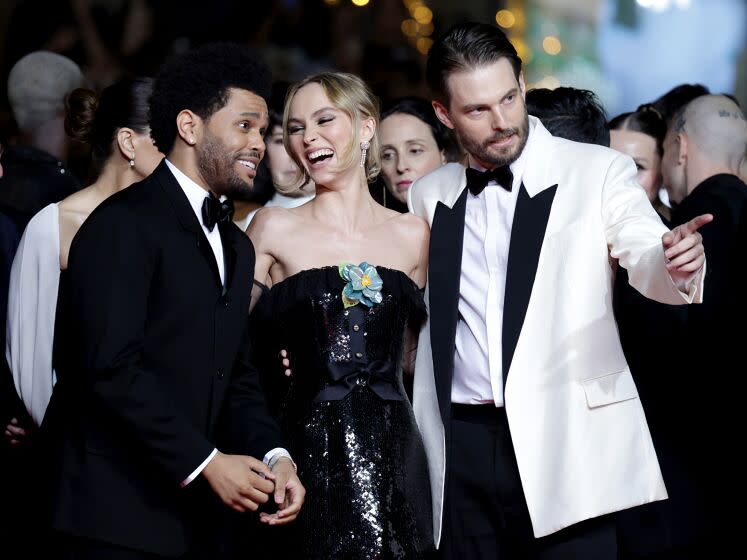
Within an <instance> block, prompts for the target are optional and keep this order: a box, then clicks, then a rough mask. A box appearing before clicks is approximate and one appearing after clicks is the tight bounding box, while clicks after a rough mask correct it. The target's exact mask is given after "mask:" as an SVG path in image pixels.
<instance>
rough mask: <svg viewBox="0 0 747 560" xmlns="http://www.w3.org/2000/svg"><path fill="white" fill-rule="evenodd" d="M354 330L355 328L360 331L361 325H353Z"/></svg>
mask: <svg viewBox="0 0 747 560" xmlns="http://www.w3.org/2000/svg"><path fill="white" fill-rule="evenodd" d="M353 330H354V331H355V332H358V331H359V330H361V327H360V325H353Z"/></svg>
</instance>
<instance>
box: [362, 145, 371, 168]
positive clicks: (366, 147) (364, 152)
mask: <svg viewBox="0 0 747 560" xmlns="http://www.w3.org/2000/svg"><path fill="white" fill-rule="evenodd" d="M370 147H371V142H369V141H368V140H364V141H363V142H361V167H366V155H368V148H370Z"/></svg>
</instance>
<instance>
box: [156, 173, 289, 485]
mask: <svg viewBox="0 0 747 560" xmlns="http://www.w3.org/2000/svg"><path fill="white" fill-rule="evenodd" d="M166 165H167V166H168V168H169V169H170V170H171V172H172V173H173V174H174V177H176V181H177V182H178V183H179V186H180V187H181V188H182V190H183V191H184V194H185V196H186V197H187V200H189V204H190V206H192V210H194V212H195V215H196V216H197V221H198V222H200V225H201V226H202V231H203V233H204V234H205V237H207V240H208V241H209V242H210V247H211V248H212V249H213V254H214V255H215V262H216V263H217V264H218V272H220V281H221V283H222V284H225V282H226V273H225V263H224V259H223V244H222V242H221V238H220V229H218V228H217V227H214V228H213V231H210V230H209V229H208V228H207V227H205V224H203V223H202V203H203V202H204V201H205V199H206V198H207V197H208V191H206V190H205V189H203V188H202V187H201V186H200V185H198V184H197V183H195V182H194V181H193V180H192V179H190V178H189V177H187V176H186V175H185V174H184V173H182V172H181V171H179V169H177V168H176V166H174V164H173V163H171V162H170V161H169V160H168V159H167V160H166ZM217 453H218V450H217V449H213V451H212V452H211V453H210V455H208V456H207V458H206V459H205V460H204V461H203V462H202V463H201V464H200V466H199V467H197V468H196V469H195V470H194V471H193V472H192V474H190V475H189V476H188V477H187V478H185V479H184V480H183V481H182V482H181V486H182V488H183V487H185V486H186V485H187V484H189V483H190V482H192V481H193V480H194V479H195V478H197V475H199V474H200V473H201V472H202V471H203V469H204V468H205V467H206V466H207V465H208V463H209V462H210V461H211V460H212V459H213V457H215V455H216V454H217ZM281 457H288V458H289V459H290V458H291V456H290V453H288V451H287V450H285V449H283V448H282V447H276V448H275V449H272V450H270V451H269V452H268V453H267V454H266V455H265V456H264V459H263V462H264V463H265V464H266V465H267V466H269V467H270V468H272V467H274V466H275V463H276V462H277V461H278V459H280V458H281ZM291 462H292V460H291ZM293 466H294V467H295V464H294V465H293Z"/></svg>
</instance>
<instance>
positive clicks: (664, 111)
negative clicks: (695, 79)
mask: <svg viewBox="0 0 747 560" xmlns="http://www.w3.org/2000/svg"><path fill="white" fill-rule="evenodd" d="M709 93H711V92H710V90H709V89H708V88H707V87H706V86H704V85H703V84H679V85H677V86H674V87H673V88H672V89H670V90H669V91H667V92H666V93H663V94H662V95H660V96H659V97H657V98H656V99H654V100H653V101H652V102H651V105H652V106H653V108H654V109H656V110H657V111H659V114H660V115H661V117H662V118H663V119H664V122H665V123H666V124H667V127H669V125H671V124H672V118H673V117H674V115H676V114H677V113H678V112H679V111H680V110H681V109H682V108H683V107H684V106H685V105H687V104H688V103H690V101H692V100H693V99H695V98H696V97H700V96H701V95H708V94H709Z"/></svg>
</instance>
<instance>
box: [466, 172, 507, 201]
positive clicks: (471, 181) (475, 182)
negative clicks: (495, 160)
mask: <svg viewBox="0 0 747 560" xmlns="http://www.w3.org/2000/svg"><path fill="white" fill-rule="evenodd" d="M490 181H495V182H496V183H498V184H499V185H500V186H501V187H503V188H504V189H506V190H507V191H511V187H512V186H513V182H514V174H513V173H511V169H510V168H509V167H508V165H503V166H501V167H496V168H495V169H492V170H490V171H478V170H477V169H472V168H471V167H468V168H467V188H468V189H469V192H471V193H472V194H473V195H475V196H477V195H478V194H480V193H481V192H482V191H483V190H484V189H485V187H486V186H487V185H488V183H489V182H490Z"/></svg>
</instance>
